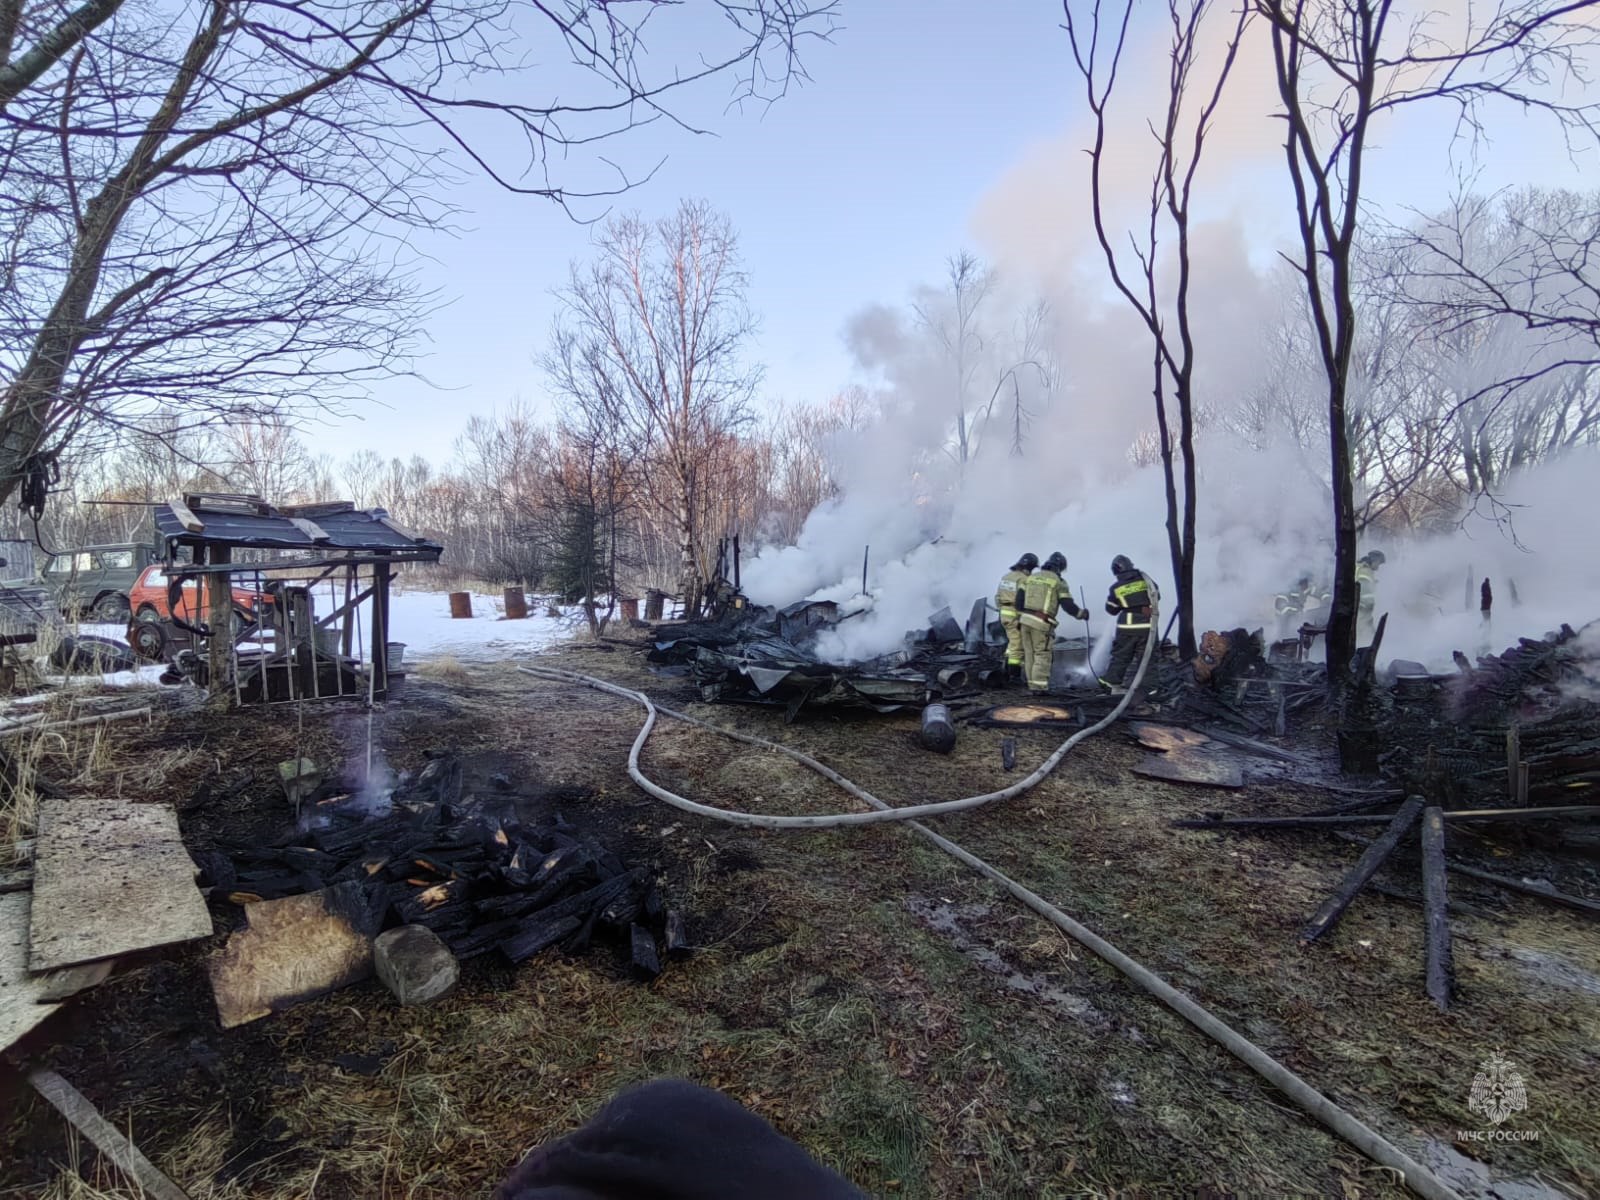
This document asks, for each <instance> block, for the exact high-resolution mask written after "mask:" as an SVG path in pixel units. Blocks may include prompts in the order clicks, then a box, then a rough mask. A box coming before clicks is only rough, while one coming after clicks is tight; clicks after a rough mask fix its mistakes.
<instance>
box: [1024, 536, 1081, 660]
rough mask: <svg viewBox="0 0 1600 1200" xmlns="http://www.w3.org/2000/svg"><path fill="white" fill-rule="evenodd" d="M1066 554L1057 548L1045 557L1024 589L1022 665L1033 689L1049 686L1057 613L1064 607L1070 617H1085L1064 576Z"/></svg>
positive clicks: (1029, 577)
mask: <svg viewBox="0 0 1600 1200" xmlns="http://www.w3.org/2000/svg"><path fill="white" fill-rule="evenodd" d="M1066 569H1067V556H1066V555H1064V554H1062V553H1061V551H1059V550H1057V551H1056V552H1055V553H1054V554H1052V555H1051V556H1050V557H1049V558H1047V559H1045V560H1044V566H1043V567H1042V568H1041V569H1040V570H1038V571H1036V572H1035V573H1034V574H1032V575H1030V576H1028V579H1027V582H1026V583H1024V584H1023V586H1022V589H1021V595H1022V605H1021V608H1022V612H1021V614H1020V615H1019V616H1018V617H1017V624H1018V625H1019V626H1020V631H1021V633H1022V667H1023V672H1024V674H1026V676H1027V678H1028V690H1029V691H1030V692H1043V691H1048V690H1049V688H1050V662H1051V659H1052V657H1053V656H1054V654H1055V646H1056V613H1057V611H1058V610H1060V609H1065V610H1066V611H1067V613H1068V615H1069V616H1072V617H1081V616H1083V609H1081V608H1079V607H1078V602H1077V601H1076V600H1074V599H1073V598H1072V589H1071V588H1069V587H1067V581H1066V580H1065V579H1063V578H1062V572H1064V571H1065V570H1066Z"/></svg>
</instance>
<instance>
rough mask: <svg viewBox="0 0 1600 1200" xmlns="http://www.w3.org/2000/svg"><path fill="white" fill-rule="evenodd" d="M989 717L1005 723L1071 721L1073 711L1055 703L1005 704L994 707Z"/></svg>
mask: <svg viewBox="0 0 1600 1200" xmlns="http://www.w3.org/2000/svg"><path fill="white" fill-rule="evenodd" d="M989 719H990V720H991V721H995V722H997V723H999V724H1003V725H1032V724H1034V723H1035V722H1036V721H1070V720H1072V711H1071V710H1070V709H1066V708H1061V707H1059V706H1057V705H1054V704H1005V705H1001V706H1000V707H999V708H996V709H993V710H992V711H991V712H990V713H989Z"/></svg>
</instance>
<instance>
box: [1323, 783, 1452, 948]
mask: <svg viewBox="0 0 1600 1200" xmlns="http://www.w3.org/2000/svg"><path fill="white" fill-rule="evenodd" d="M1433 811H1435V812H1437V811H1438V810H1437V809H1435V810H1433ZM1421 813H1422V797H1421V796H1412V797H1411V798H1410V799H1409V800H1407V801H1406V802H1405V804H1404V805H1402V806H1401V808H1400V811H1399V812H1397V813H1396V814H1395V815H1394V820H1392V821H1390V822H1389V828H1388V829H1386V830H1384V833H1383V836H1382V837H1380V838H1378V839H1377V840H1376V841H1375V842H1373V843H1372V845H1370V846H1368V847H1367V848H1366V849H1365V850H1364V851H1362V854H1361V857H1360V858H1359V859H1358V860H1357V861H1356V865H1355V866H1354V867H1352V868H1351V869H1350V873H1349V874H1347V875H1346V876H1345V877H1344V879H1342V880H1341V881H1340V883H1339V886H1338V888H1337V889H1336V890H1335V891H1334V893H1333V895H1331V896H1329V897H1328V899H1327V900H1326V901H1325V902H1324V903H1323V905H1322V907H1321V908H1319V909H1318V910H1317V915H1316V916H1314V917H1312V918H1311V920H1310V922H1309V923H1308V924H1307V925H1306V927H1305V928H1304V929H1302V930H1301V931H1300V941H1301V944H1306V943H1309V942H1313V941H1315V940H1316V939H1317V938H1319V937H1321V936H1322V935H1323V934H1325V933H1327V932H1328V930H1330V929H1332V928H1333V927H1334V926H1335V925H1336V924H1338V921H1339V918H1340V917H1342V916H1343V915H1344V910H1345V909H1347V908H1349V907H1350V902H1351V901H1352V900H1354V899H1355V898H1356V893H1357V892H1359V891H1360V890H1361V889H1362V888H1363V887H1365V886H1366V885H1367V881H1368V880H1369V879H1371V878H1372V877H1373V875H1375V874H1376V873H1377V870H1378V868H1379V867H1381V866H1382V865H1383V862H1384V859H1386V858H1388V857H1389V855H1391V854H1393V853H1394V849H1395V847H1396V846H1398V845H1399V844H1400V839H1401V838H1403V837H1404V836H1405V835H1406V834H1407V832H1409V831H1410V829H1411V827H1412V826H1413V825H1415V824H1416V822H1417V817H1418V816H1419V815H1421Z"/></svg>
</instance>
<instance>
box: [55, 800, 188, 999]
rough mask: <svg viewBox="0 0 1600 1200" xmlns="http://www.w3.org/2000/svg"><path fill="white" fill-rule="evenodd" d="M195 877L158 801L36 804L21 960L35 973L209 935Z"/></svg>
mask: <svg viewBox="0 0 1600 1200" xmlns="http://www.w3.org/2000/svg"><path fill="white" fill-rule="evenodd" d="M194 879H195V865H194V860H193V859H191V858H190V857H189V853H188V851H186V850H185V849H184V848H183V841H182V839H181V838H180V837H179V836H178V815H177V813H175V812H174V811H173V810H172V809H170V808H168V807H167V806H166V805H162V804H130V803H128V802H127V801H125V800H44V801H41V802H40V805H39V829H38V835H37V838H36V842H35V846H34V858H33V913H32V917H31V919H30V924H29V934H28V965H29V966H30V967H31V968H32V969H33V970H35V971H43V970H48V969H50V968H52V967H66V966H71V965H72V964H74V963H81V962H91V961H93V960H95V959H100V958H111V957H113V956H115V955H119V954H129V953H132V952H133V951H136V950H145V949H149V948H150V947H152V946H168V945H171V944H173V943H174V942H187V941H191V940H193V939H195V938H203V937H209V936H210V935H211V914H210V913H209V912H207V911H206V902H205V898H204V897H203V896H201V895H200V889H199V888H197V887H196V886H195V882H194Z"/></svg>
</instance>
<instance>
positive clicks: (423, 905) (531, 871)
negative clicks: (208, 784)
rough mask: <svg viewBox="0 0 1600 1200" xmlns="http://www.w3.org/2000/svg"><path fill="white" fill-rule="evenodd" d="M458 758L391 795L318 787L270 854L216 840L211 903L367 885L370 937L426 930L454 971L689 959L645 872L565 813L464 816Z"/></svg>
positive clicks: (207, 869)
mask: <svg viewBox="0 0 1600 1200" xmlns="http://www.w3.org/2000/svg"><path fill="white" fill-rule="evenodd" d="M462 778H463V769H462V764H461V762H460V760H459V759H458V758H457V757H455V756H454V755H439V756H436V757H431V758H430V759H429V761H428V763H427V764H426V765H425V766H424V767H423V768H422V769H421V770H420V771H418V772H416V774H415V775H414V776H412V777H404V776H403V777H402V778H401V780H400V782H399V783H398V784H397V785H396V787H395V788H394V790H393V792H392V793H390V794H378V795H376V796H373V795H370V794H362V793H361V792H360V791H359V790H354V789H351V788H349V787H347V786H343V785H341V784H340V783H338V782H332V783H326V784H322V785H320V786H319V787H318V788H317V789H316V790H315V791H314V792H313V793H312V794H311V795H310V796H309V797H307V798H306V800H305V801H304V803H303V805H302V810H301V811H302V815H301V817H300V818H299V820H298V821H297V822H296V824H295V828H294V830H293V831H292V832H291V833H289V834H286V835H284V836H281V837H279V838H276V839H273V840H272V842H271V844H246V843H241V842H234V841H228V840H225V839H218V840H217V841H216V844H215V848H214V849H212V850H210V851H204V852H200V853H197V854H196V855H195V857H196V861H197V862H198V863H199V864H200V867H201V874H202V878H201V882H202V883H203V884H206V885H209V886H210V888H211V889H212V893H211V894H212V897H213V899H223V900H226V901H227V902H228V903H229V904H233V905H239V906H243V905H248V904H252V903H255V902H257V901H262V900H273V899H279V898H282V897H285V896H292V895H300V894H303V893H309V892H316V891H319V890H321V889H324V888H331V887H337V886H338V885H340V884H344V883H354V884H357V885H359V886H360V887H361V888H362V889H363V891H364V893H365V895H366V899H367V903H368V905H369V907H370V910H371V924H372V926H373V928H374V929H375V930H381V929H388V928H393V927H396V926H400V925H422V926H426V927H427V928H428V929H431V930H432V931H433V932H434V933H435V934H437V935H438V937H439V938H440V940H441V941H443V942H444V944H445V945H446V946H447V947H449V949H450V950H451V952H452V953H454V954H455V955H456V957H457V958H461V959H466V958H471V957H473V956H475V955H479V954H483V953H486V952H489V951H498V952H499V953H500V955H502V956H503V957H504V958H505V959H506V960H508V961H509V962H512V963H520V962H522V961H524V960H525V959H528V958H531V957H532V956H534V955H535V954H538V953H539V952H540V951H542V950H545V949H548V948H550V947H556V948H558V949H559V950H560V951H561V952H562V953H565V954H569V955H576V954H582V953H584V952H585V951H587V950H588V949H590V947H591V945H594V944H596V943H609V944H610V945H612V946H614V947H615V948H616V949H617V950H619V951H620V953H621V954H622V956H623V957H624V958H625V959H627V960H628V961H629V962H630V963H631V968H632V972H633V974H634V976H635V977H636V978H639V979H651V978H654V977H655V976H656V975H657V974H659V973H660V971H661V969H662V959H663V953H662V952H663V951H665V957H666V958H679V957H682V956H684V955H685V954H687V952H688V950H689V943H688V939H687V934H686V925H685V922H684V918H683V915H682V913H680V912H678V911H676V910H672V909H669V908H668V906H667V900H666V897H665V895H664V894H663V891H662V888H661V886H660V883H659V882H658V881H657V880H656V879H655V878H653V877H652V872H651V871H650V869H649V868H647V867H645V866H640V865H632V866H630V865H629V864H627V863H626V862H624V861H623V859H622V858H621V857H620V856H619V855H618V854H617V853H616V852H615V851H614V850H612V849H610V848H608V847H607V846H606V845H605V844H604V843H603V842H601V841H600V840H598V839H596V838H595V837H594V836H593V835H591V834H589V833H586V832H585V831H583V830H582V829H580V828H578V827H577V826H575V825H573V824H571V823H570V822H568V821H567V820H566V819H564V818H563V816H562V815H561V814H560V813H559V812H555V813H552V814H551V815H549V816H548V817H545V818H541V819H538V820H523V821H516V820H500V819H496V818H493V817H485V816H483V815H479V814H476V813H473V812H470V811H468V806H467V805H466V804H464V803H463V798H462Z"/></svg>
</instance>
